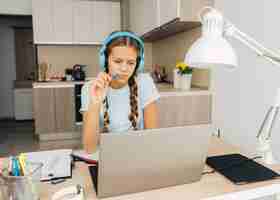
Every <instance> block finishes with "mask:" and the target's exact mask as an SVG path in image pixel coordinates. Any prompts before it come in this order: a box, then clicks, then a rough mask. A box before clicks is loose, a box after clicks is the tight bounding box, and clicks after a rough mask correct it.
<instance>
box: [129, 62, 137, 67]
mask: <svg viewBox="0 0 280 200" xmlns="http://www.w3.org/2000/svg"><path fill="white" fill-rule="evenodd" d="M128 65H130V66H134V65H136V63H135V62H128Z"/></svg>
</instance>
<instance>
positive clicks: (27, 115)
mask: <svg viewBox="0 0 280 200" xmlns="http://www.w3.org/2000/svg"><path fill="white" fill-rule="evenodd" d="M14 113H15V119H16V120H31V119H33V110H32V88H15V89H14Z"/></svg>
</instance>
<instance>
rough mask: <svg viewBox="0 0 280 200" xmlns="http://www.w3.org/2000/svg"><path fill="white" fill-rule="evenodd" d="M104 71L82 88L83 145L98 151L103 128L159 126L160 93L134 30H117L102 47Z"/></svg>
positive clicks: (101, 54)
mask: <svg viewBox="0 0 280 200" xmlns="http://www.w3.org/2000/svg"><path fill="white" fill-rule="evenodd" d="M99 53H100V67H101V72H100V73H99V74H98V76H97V78H96V79H95V80H94V81H91V82H88V83H86V84H85V85H84V87H83V89H82V107H81V111H82V112H83V145H84V149H85V150H86V152H88V153H93V152H94V151H96V147H97V144H98V142H99V134H100V130H102V129H103V132H126V131H128V130H130V129H133V130H137V129H143V128H145V129H146V128H156V127H157V108H156V103H155V102H156V100H158V99H159V93H158V91H157V89H156V87H155V85H154V83H153V80H152V78H151V77H150V75H148V74H144V73H141V72H142V71H143V68H144V44H143V42H142V40H141V39H140V38H139V37H138V36H136V35H135V34H133V33H131V32H120V31H118V32H113V33H112V34H110V35H109V36H108V37H107V39H106V40H105V41H104V43H103V46H102V47H101V49H100V52H99Z"/></svg>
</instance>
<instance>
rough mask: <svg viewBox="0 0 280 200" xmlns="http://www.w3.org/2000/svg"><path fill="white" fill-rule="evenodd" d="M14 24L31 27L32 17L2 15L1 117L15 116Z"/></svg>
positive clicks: (0, 21) (0, 56) (0, 23)
mask: <svg viewBox="0 0 280 200" xmlns="http://www.w3.org/2000/svg"><path fill="white" fill-rule="evenodd" d="M13 26H17V27H31V26H32V22H31V18H30V17H15V16H10V17H9V16H6V17H5V16H0V44H1V45H0V63H1V67H0V69H1V72H0V102H1V103H0V118H13V117H14V103H13V102H14V94H13V81H14V80H15V79H16V57H15V38H14V29H13Z"/></svg>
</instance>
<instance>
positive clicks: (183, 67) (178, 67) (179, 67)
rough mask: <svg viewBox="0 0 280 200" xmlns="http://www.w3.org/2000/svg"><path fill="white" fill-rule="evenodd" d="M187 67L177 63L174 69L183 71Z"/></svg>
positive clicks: (184, 64) (182, 63)
mask: <svg viewBox="0 0 280 200" xmlns="http://www.w3.org/2000/svg"><path fill="white" fill-rule="evenodd" d="M187 67H188V65H187V64H186V63H184V62H178V63H177V64H176V68H177V69H179V70H181V71H183V70H184V69H186V68H187Z"/></svg>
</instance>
